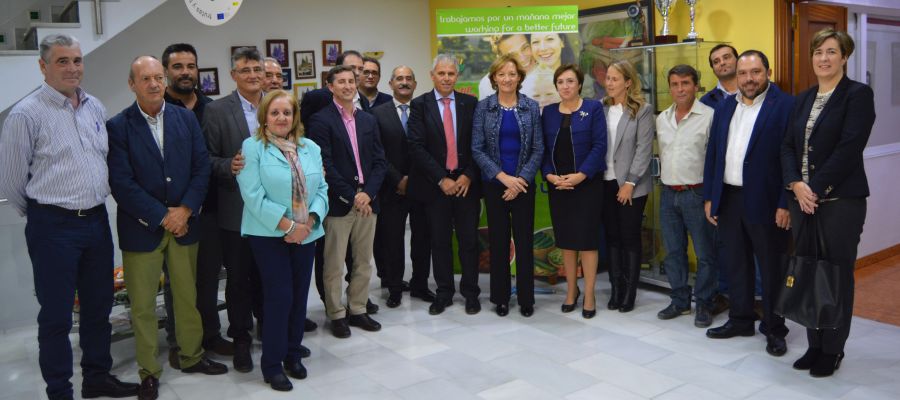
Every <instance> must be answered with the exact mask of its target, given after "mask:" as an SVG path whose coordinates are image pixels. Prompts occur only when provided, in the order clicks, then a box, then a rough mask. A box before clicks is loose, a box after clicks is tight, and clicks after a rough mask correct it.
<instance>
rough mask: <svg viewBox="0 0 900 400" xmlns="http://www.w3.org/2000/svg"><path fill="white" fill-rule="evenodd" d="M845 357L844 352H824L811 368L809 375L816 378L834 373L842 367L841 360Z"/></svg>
mask: <svg viewBox="0 0 900 400" xmlns="http://www.w3.org/2000/svg"><path fill="white" fill-rule="evenodd" d="M843 359H844V352H843V351H842V352H840V353H838V354H826V353H822V354H820V355H819V358H818V359H816V362H815V363H814V364H813V365H812V367H811V368H810V369H809V375H810V376H812V377H815V378H824V377H826V376H831V375H833V374H834V371H836V370H837V369H838V368H840V367H841V360H843Z"/></svg>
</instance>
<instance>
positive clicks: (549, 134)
mask: <svg viewBox="0 0 900 400" xmlns="http://www.w3.org/2000/svg"><path fill="white" fill-rule="evenodd" d="M581 113H586V114H587V115H586V116H583V117H582V116H581ZM562 118H563V115H562V113H560V112H559V103H554V104H550V105H548V106H546V107H544V113H543V115H541V120H542V121H543V123H542V126H543V128H544V165H543V166H542V168H541V170H542V172H543V174H544V176H547V174H556V166H555V165H554V164H553V152H554V151H555V150H556V138H557V135H558V134H559V127H560V125H562ZM570 129H571V131H572V149H573V150H574V151H575V170H576V171H578V172H581V173H584V174H585V175H587V177H588V178H592V177H594V175H597V173H600V172H603V171H606V146H607V134H606V113H604V112H603V104H601V103H600V102H599V101H596V100H589V99H584V101H582V103H581V108H579V109H578V111H575V112H574V113H572V122H571V125H570Z"/></svg>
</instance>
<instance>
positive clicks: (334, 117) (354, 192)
mask: <svg viewBox="0 0 900 400" xmlns="http://www.w3.org/2000/svg"><path fill="white" fill-rule="evenodd" d="M327 79H328V90H330V91H331V92H332V93H333V94H334V98H333V101H332V104H331V105H329V106H327V107H325V108H323V109H322V110H321V111H319V112H318V113H316V114H315V115H313V116H312V118H311V119H310V121H309V129H308V132H309V138H310V139H312V140H313V141H314V142H316V144H318V145H319V147H320V148H321V149H322V163H323V164H324V167H325V180H326V181H327V182H328V203H329V210H328V216H326V217H325V220H324V222H323V223H324V224H325V249H324V250H325V251H324V261H325V265H324V271H323V283H324V292H325V311H326V313H327V314H328V320H329V321H330V326H331V333H332V334H333V335H334V336H335V337H337V338H347V337H349V336H350V326H356V327H359V328H362V329H364V330H367V331H370V332H374V331H378V330H381V324H379V323H378V322H376V321H375V320H373V319H372V318H371V317H370V316H369V314H368V312H367V310H366V303H367V302H368V299H369V280H370V278H371V275H372V266H371V264H370V261H369V260H370V259H371V258H372V245H373V240H374V238H375V224H376V222H377V217H376V215H377V214H378V213H379V204H380V200H379V198H378V191H379V189H380V188H381V183H382V181H383V180H384V174H385V170H386V166H385V160H384V149H383V148H382V146H381V135H380V134H379V133H378V124H377V123H376V122H375V117H373V116H372V115H371V114H369V113H366V112H361V111H359V110H357V109H356V108H355V107H354V105H353V99H354V98H355V97H356V96H358V95H359V92H358V90H357V86H356V74H355V73H354V72H353V70H352V69H351V68H350V67H348V66H344V65H341V66H337V67H334V68H332V69H331V70H329V71H328V78H327ZM348 243H350V244H352V252H353V270H352V271H351V272H350V274H351V278H350V283H349V287H348V288H347V303H348V306H347V307H345V306H344V302H343V300H342V295H343V292H344V291H343V290H342V286H343V285H342V282H341V276H343V275H344V272H343V268H342V266H343V264H344V256H345V255H346V254H347V245H348Z"/></svg>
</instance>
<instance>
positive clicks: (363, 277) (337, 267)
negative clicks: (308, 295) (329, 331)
mask: <svg viewBox="0 0 900 400" xmlns="http://www.w3.org/2000/svg"><path fill="white" fill-rule="evenodd" d="M376 219H377V216H376V215H375V214H372V215H370V216H368V217H362V216H360V214H359V213H357V212H356V211H350V212H349V213H348V214H347V215H345V216H343V217H333V216H328V217H325V221H324V224H325V263H324V271H323V273H322V280H323V282H324V284H325V312H326V314H327V316H328V319H329V320H335V319H340V318H344V317H346V316H347V308H348V307H344V303H343V301H341V300H342V295H343V293H342V290H341V289H342V287H343V282H344V279H343V277H344V259H345V254H347V244H348V243H349V244H350V245H351V246H352V251H353V271H352V273H351V274H350V284H349V285H348V286H347V304H348V305H349V309H350V310H349V311H350V312H349V314H350V315H359V314H365V313H366V302H368V300H369V280H370V279H371V277H372V242H373V241H374V239H375V221H376Z"/></svg>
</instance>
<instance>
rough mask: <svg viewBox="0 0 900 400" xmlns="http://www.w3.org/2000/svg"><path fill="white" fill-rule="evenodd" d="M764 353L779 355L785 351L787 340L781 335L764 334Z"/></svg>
mask: <svg viewBox="0 0 900 400" xmlns="http://www.w3.org/2000/svg"><path fill="white" fill-rule="evenodd" d="M766 353H769V354H770V355H773V356H775V357H781V356H783V355H784V353H787V342H785V341H784V338H783V337H780V336H775V335H766Z"/></svg>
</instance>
